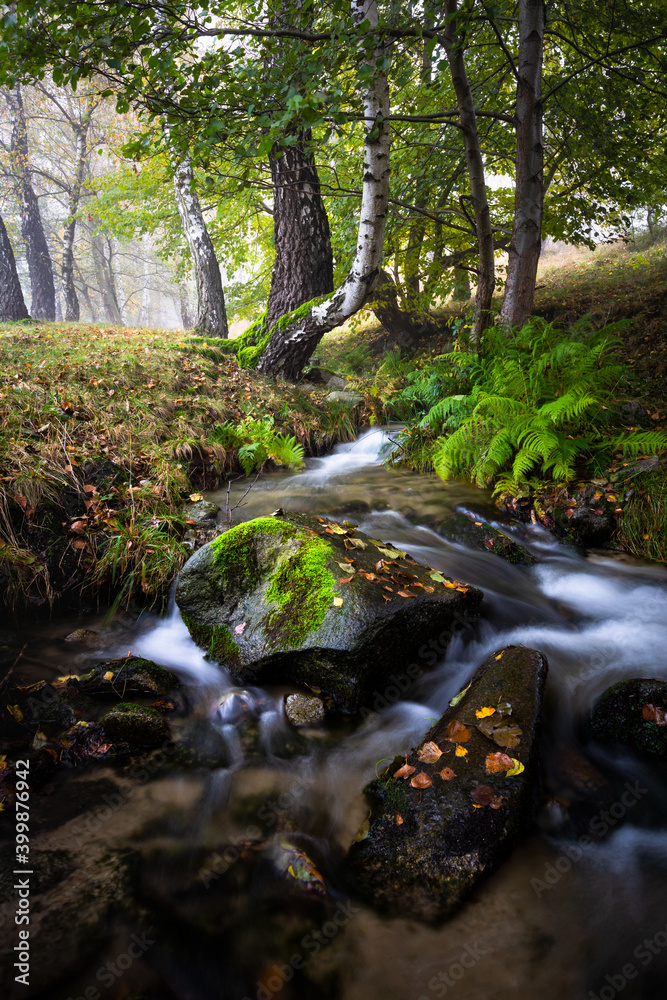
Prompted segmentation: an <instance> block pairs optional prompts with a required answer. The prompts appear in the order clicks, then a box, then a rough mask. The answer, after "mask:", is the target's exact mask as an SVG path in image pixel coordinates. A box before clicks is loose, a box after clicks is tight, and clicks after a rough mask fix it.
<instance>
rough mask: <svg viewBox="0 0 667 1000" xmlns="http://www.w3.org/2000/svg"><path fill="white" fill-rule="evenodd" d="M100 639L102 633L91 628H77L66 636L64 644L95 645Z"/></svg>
mask: <svg viewBox="0 0 667 1000" xmlns="http://www.w3.org/2000/svg"><path fill="white" fill-rule="evenodd" d="M99 638H100V633H99V632H95V631H94V630H93V629H90V628H76V629H74V631H73V632H70V633H69V634H68V635H66V636H65V638H64V639H63V642H82V643H94V642H97V641H98V640H99Z"/></svg>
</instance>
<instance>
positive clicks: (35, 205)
mask: <svg viewBox="0 0 667 1000" xmlns="http://www.w3.org/2000/svg"><path fill="white" fill-rule="evenodd" d="M5 97H6V100H7V105H8V107H9V113H10V117H11V123H12V134H11V143H10V154H9V155H10V163H11V168H12V173H13V175H14V190H15V192H16V198H17V201H18V204H19V212H20V215H21V235H22V236H23V239H24V240H25V244H26V256H27V260H28V271H29V273H30V287H31V291H32V304H31V307H30V312H31V314H32V318H33V319H45V320H51V321H53V320H55V318H56V289H55V284H54V281H53V266H52V264H51V254H50V253H49V246H48V243H47V242H46V236H45V235H44V226H43V225H42V216H41V213H40V210H39V201H38V200H37V195H36V194H35V189H34V188H33V186H32V173H31V170H30V159H29V151H28V126H27V123H26V118H25V110H24V107H23V96H22V94H21V88H20V86H19V85H18V84H17V85H16V87H15V88H14V90H12V91H6V93H5Z"/></svg>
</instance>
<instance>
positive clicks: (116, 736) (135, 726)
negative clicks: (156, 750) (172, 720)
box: [102, 701, 169, 747]
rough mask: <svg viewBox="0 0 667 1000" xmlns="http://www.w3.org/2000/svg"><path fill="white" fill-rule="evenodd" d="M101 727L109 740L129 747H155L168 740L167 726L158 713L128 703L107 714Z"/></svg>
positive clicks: (122, 703)
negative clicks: (126, 744) (118, 741)
mask: <svg viewBox="0 0 667 1000" xmlns="http://www.w3.org/2000/svg"><path fill="white" fill-rule="evenodd" d="M102 726H103V728H104V732H105V733H106V734H107V736H108V737H109V738H110V739H112V740H121V741H122V742H123V743H129V744H130V746H140V747H155V746H158V745H159V744H161V743H166V742H167V741H168V740H169V725H168V724H167V722H166V720H165V719H164V717H163V716H162V715H160V713H159V712H157V711H156V710H155V709H154V708H144V707H143V706H142V705H134V704H133V703H132V702H129V701H124V702H121V704H120V705H116V706H115V707H114V708H112V709H111V711H110V712H107V714H106V715H105V716H104V718H103V719H102Z"/></svg>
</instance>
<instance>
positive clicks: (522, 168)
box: [501, 0, 546, 328]
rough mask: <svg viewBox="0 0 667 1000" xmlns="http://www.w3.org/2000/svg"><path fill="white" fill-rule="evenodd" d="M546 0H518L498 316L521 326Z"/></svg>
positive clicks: (532, 245)
mask: <svg viewBox="0 0 667 1000" xmlns="http://www.w3.org/2000/svg"><path fill="white" fill-rule="evenodd" d="M545 20H546V15H545V9H544V0H521V3H520V9H519V66H518V80H517V93H516V116H515V120H516V190H515V195H514V223H513V225H512V238H511V240H510V245H509V266H508V268H507V281H506V283H505V299H504V302H503V308H502V312H501V321H502V324H503V326H505V327H517V328H518V327H522V326H523V324H524V323H525V322H526V320H527V319H528V317H529V316H530V314H531V312H532V311H533V301H534V298H535V280H536V278H537V265H538V262H539V259H540V250H541V246H542V210H543V206H544V185H543V176H544V175H543V170H544V147H543V144H542V54H543V50H544V26H545Z"/></svg>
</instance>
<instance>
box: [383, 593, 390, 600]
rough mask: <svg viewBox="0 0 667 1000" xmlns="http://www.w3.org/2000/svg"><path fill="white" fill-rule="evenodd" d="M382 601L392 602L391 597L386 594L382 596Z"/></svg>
mask: <svg viewBox="0 0 667 1000" xmlns="http://www.w3.org/2000/svg"><path fill="white" fill-rule="evenodd" d="M382 600H383V601H391V597H387V595H386V594H383V595H382Z"/></svg>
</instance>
